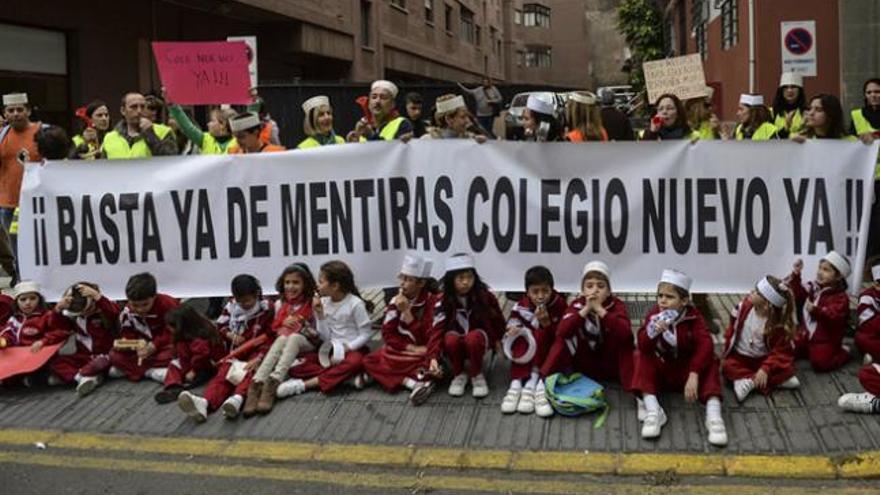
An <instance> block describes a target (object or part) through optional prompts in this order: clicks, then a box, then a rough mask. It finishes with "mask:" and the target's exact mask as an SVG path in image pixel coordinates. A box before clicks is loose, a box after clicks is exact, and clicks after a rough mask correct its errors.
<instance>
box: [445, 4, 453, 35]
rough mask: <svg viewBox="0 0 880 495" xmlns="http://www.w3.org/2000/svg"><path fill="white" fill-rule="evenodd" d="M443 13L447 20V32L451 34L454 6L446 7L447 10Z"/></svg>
mask: <svg viewBox="0 0 880 495" xmlns="http://www.w3.org/2000/svg"><path fill="white" fill-rule="evenodd" d="M443 13H444V14H445V15H446V18H445V23H446V24H445V25H446V32H448V33H451V32H452V6H451V5H445V9H444V12H443Z"/></svg>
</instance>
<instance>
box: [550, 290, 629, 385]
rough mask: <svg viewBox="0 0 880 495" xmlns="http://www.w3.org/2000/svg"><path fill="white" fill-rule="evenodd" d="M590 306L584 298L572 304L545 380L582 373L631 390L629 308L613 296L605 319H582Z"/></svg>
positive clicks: (558, 332) (560, 325)
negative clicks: (575, 372) (548, 376)
mask: <svg viewBox="0 0 880 495" xmlns="http://www.w3.org/2000/svg"><path fill="white" fill-rule="evenodd" d="M586 304H587V302H586V299H585V298H584V297H583V296H581V297H578V298H577V299H575V300H574V301H572V303H571V305H570V306H569V307H568V309H567V310H566V312H565V315H564V316H563V317H562V321H561V322H560V323H559V326H558V329H557V331H556V339H557V340H556V342H555V343H554V344H553V348H552V349H551V350H550V355H549V356H548V358H547V361H546V363H545V365H544V368H543V369H542V370H541V374H542V375H543V376H547V375H550V374H552V373H554V372H559V371H567V370H573V371H579V372H581V373H583V374H584V375H586V376H588V377H590V378H593V379H594V380H602V381H615V380H616V381H619V382H620V384H621V385H622V386H623V389H624V390H630V389H631V386H632V377H633V368H634V363H633V353H634V352H635V344H634V339H633V333H632V324H631V322H630V319H629V315H627V312H626V304H624V302H623V301H622V300H620V299H618V298H617V297H615V296H609V297H608V299H607V300H606V301H605V303H604V305H603V308H605V311H607V313H606V315H605V317H604V318H599V317H598V316H596V315H595V314H592V313H590V314H588V315H587V317H586V318H583V317H581V315H580V312H581V310H582V309H583V308H584V306H585V305H586Z"/></svg>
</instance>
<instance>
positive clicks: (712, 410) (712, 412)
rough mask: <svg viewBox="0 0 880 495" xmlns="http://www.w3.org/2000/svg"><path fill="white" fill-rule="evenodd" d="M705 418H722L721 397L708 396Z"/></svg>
mask: <svg viewBox="0 0 880 495" xmlns="http://www.w3.org/2000/svg"><path fill="white" fill-rule="evenodd" d="M706 419H722V418H721V399H719V398H718V397H710V398H709V400H707V401H706Z"/></svg>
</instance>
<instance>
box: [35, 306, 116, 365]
mask: <svg viewBox="0 0 880 495" xmlns="http://www.w3.org/2000/svg"><path fill="white" fill-rule="evenodd" d="M95 307H96V308H97V312H95V313H93V314H91V315H89V316H67V315H65V314H63V313H59V312H58V311H50V312H48V313H47V314H46V316H45V318H43V326H44V329H45V336H44V337H43V338H42V339H41V340H42V342H43V345H53V344H60V343H62V342H64V341H66V340H67V339H68V338H70V336H71V335H73V336H74V338H75V340H76V351H75V352H74V353H73V354H69V355H60V354H59V355H56V356H55V357H54V358H52V360H51V361H50V362H49V367H50V368H51V369H52V371H53V372H54V373H55V374H56V375H58V376H59V377H60V378H61V379H62V380H64V382H66V383H71V382H73V381H74V379H75V377H76V375H77V374H79V375H81V376H84V377H87V376H97V375H100V374H102V373H103V372H105V371H107V369H109V368H110V357H109V353H110V349H112V348H113V338H114V337H115V336H116V333H117V331H118V329H119V306H117V305H116V303H115V302H113V301H111V300H110V299H107V298H106V297H103V296H102V297H101V298H100V299H98V300H97V301H95Z"/></svg>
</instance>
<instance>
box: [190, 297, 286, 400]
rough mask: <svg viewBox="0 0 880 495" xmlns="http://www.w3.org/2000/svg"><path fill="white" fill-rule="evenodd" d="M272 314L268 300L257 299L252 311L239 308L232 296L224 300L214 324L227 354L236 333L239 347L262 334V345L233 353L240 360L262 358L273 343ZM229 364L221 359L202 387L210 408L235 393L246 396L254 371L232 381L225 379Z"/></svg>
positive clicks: (273, 313)
mask: <svg viewBox="0 0 880 495" xmlns="http://www.w3.org/2000/svg"><path fill="white" fill-rule="evenodd" d="M274 315H275V311H274V305H273V304H272V303H271V302H270V301H269V300H268V299H263V300H262V301H260V302H258V303H257V305H256V306H254V308H253V309H252V310H251V311H244V310H242V309H241V308H240V307H239V306H238V304H237V303H236V302H235V300H234V299H231V300H230V301H229V302H228V303H226V306H224V307H223V312H222V313H221V314H220V317H219V318H218V319H217V326H218V330H219V331H220V335H222V336H223V341H224V342H225V344H226V351H227V353H228V352H232V351H234V350H235V348H236V346H233V345H232V340H233V338H234V337H236V336H238V337H241V344H238V345H239V346H241V345H244V344H245V343H247V342H248V341H250V340H252V339H255V338H257V337H260V336H261V335H265V336H267V338H266V340H265V341H264V342H263V343H262V344H260V345H258V346H254V347H252V348H251V349H250V350H249V351H247V352H245V353H243V354H241V353H240V354H238V355H237V356H236V359H238V360H239V361H250V360H251V359H254V358H257V357H260V358H262V356H264V355H265V354H266V352H268V350H269V347H270V346H271V345H272V319H273V317H274ZM230 366H231V363H230V362H229V361H222V362H221V363H220V365H219V366H218V367H217V374H215V375H214V378H212V379H211V381H210V382H208V387H207V388H206V389H205V399H206V400H207V401H208V410H209V411H216V410H217V409H218V408H219V407H220V406H221V405H223V401H225V400H226V399H228V398H229V397H230V396H232V395H234V394H237V395H240V396H242V398H244V397H246V396H247V391H248V387H250V385H251V380H252V379H253V376H254V372H255V371H249V372H248V373H247V374H246V375H245V377H244V379H243V380H242V381H241V382H239V383H238V384H235V383H232V382H230V381H229V380H227V379H226V375H227V374H228V373H229V368H230Z"/></svg>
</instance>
